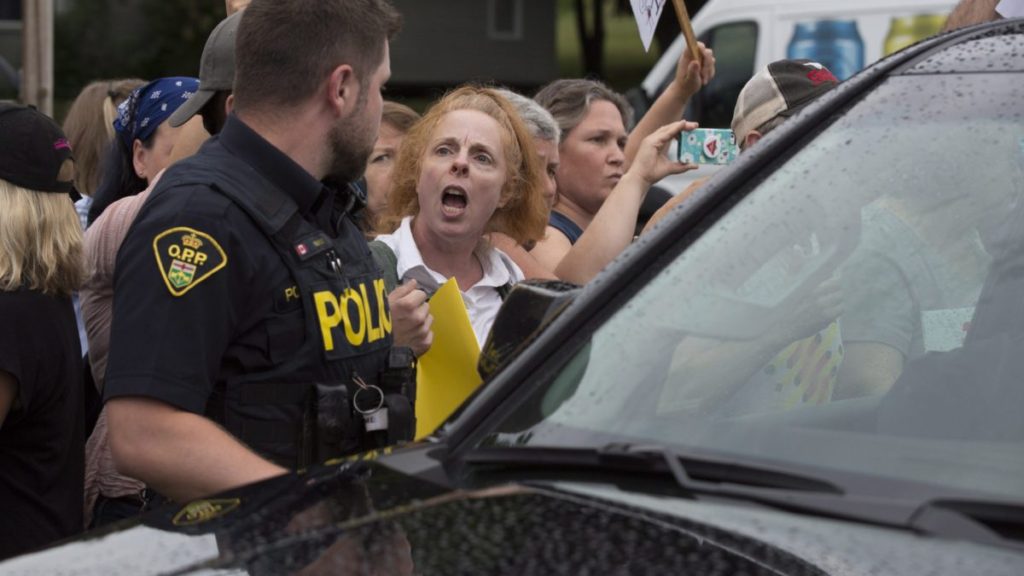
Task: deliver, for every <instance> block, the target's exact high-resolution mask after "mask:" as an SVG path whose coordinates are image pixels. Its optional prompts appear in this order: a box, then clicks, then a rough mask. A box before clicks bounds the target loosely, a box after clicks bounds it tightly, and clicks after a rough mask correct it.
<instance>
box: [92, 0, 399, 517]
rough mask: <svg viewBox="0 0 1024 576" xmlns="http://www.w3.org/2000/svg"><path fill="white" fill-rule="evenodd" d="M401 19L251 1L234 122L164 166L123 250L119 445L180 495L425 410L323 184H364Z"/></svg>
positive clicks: (122, 460) (137, 467) (359, 242)
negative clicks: (400, 372) (403, 375)
mask: <svg viewBox="0 0 1024 576" xmlns="http://www.w3.org/2000/svg"><path fill="white" fill-rule="evenodd" d="M398 23H399V16H398V14H397V12H395V10H394V8H393V7H392V6H391V5H390V4H389V3H388V2H387V0H289V1H288V2H279V1H277V0H253V2H252V3H251V4H250V5H249V6H248V8H246V10H245V11H244V12H243V14H242V20H241V22H240V23H239V27H238V31H237V44H236V46H237V52H236V72H235V74H236V75H235V90H234V110H233V113H232V114H231V115H230V116H229V118H228V120H227V122H226V124H225V126H224V128H223V130H222V131H221V133H220V135H219V136H218V137H215V138H213V139H211V140H210V141H208V142H207V143H206V144H204V145H203V147H202V148H201V149H200V151H199V152H198V153H197V154H196V155H195V156H193V157H191V158H188V159H186V160H183V161H181V162H179V163H178V164H175V165H174V166H172V167H171V168H169V169H168V170H167V172H166V173H165V174H164V176H163V178H162V179H161V180H160V182H159V184H158V185H157V187H156V188H155V190H154V191H153V193H152V194H151V196H150V198H149V199H148V200H147V202H146V204H145V205H144V206H143V208H142V210H141V212H140V214H139V216H138V218H137V219H136V221H135V223H134V224H133V226H132V228H131V231H130V232H129V234H128V236H127V238H126V240H125V242H124V244H123V245H122V247H121V250H120V252H119V254H118V260H117V264H116V269H115V296H114V311H113V326H112V329H111V344H110V349H111V352H110V360H109V365H108V368H107V374H106V389H105V399H106V401H107V410H108V419H109V431H110V441H111V447H112V449H113V455H114V459H115V461H116V463H117V466H118V468H119V469H120V470H122V471H124V472H125V473H127V474H128V475H130V476H133V477H137V478H139V479H141V480H143V481H144V482H146V483H147V485H149V486H150V487H151V488H153V489H155V490H156V491H158V492H159V493H161V494H163V495H165V496H167V497H170V498H172V499H175V500H185V499H191V498H195V497H199V496H203V495H207V494H211V493H215V492H219V491H222V490H225V489H228V488H231V487H234V486H238V485H241V484H246V483H250V482H254V481H257V480H261V479H264V478H268V477H270V476H274V475H277V474H281V473H283V472H285V471H286V470H287V469H289V468H297V467H302V466H305V465H307V464H309V463H312V462H315V461H317V460H321V459H324V458H327V457H331V456H335V455H340V454H345V453H352V452H356V451H360V450H363V449H366V448H368V447H373V446H375V445H376V444H378V443H379V433H380V431H381V430H384V431H387V432H393V434H392V435H391V436H390V437H389V440H395V439H399V438H398V436H402V435H403V434H405V433H406V431H405V430H404V429H402V430H399V431H397V432H396V431H394V430H391V429H390V428H388V426H389V423H388V418H387V415H388V410H389V409H390V412H391V421H392V423H391V426H392V427H395V426H396V424H395V422H396V421H397V422H399V423H402V422H405V423H408V418H407V416H408V413H409V412H410V410H411V406H410V405H409V403H408V402H407V401H406V402H404V403H403V401H402V400H403V397H399V396H396V395H395V394H392V392H395V389H394V388H393V387H392V388H388V387H387V386H386V383H387V381H389V379H390V380H391V381H393V380H394V379H393V378H391V377H390V376H389V371H388V370H389V365H391V366H397V367H399V368H402V367H403V366H402V363H403V360H402V359H401V358H398V359H397V360H396V358H395V355H394V354H393V352H394V351H393V349H392V338H391V320H390V315H389V312H388V307H387V296H386V294H385V292H384V282H383V280H382V279H381V277H380V273H379V270H378V269H377V268H376V267H375V265H374V264H373V260H372V258H371V257H370V253H369V250H368V248H367V246H366V243H365V241H363V239H362V235H361V234H360V232H359V230H358V229H357V228H356V226H355V225H354V224H353V223H352V222H351V220H350V218H348V217H347V215H346V214H345V213H344V211H343V210H342V209H340V208H338V207H344V206H346V205H349V204H351V203H347V202H345V198H344V197H341V198H338V197H337V196H338V195H342V196H343V195H344V194H346V193H347V192H344V191H335V190H332V189H330V188H328V187H326V186H324V185H323V184H321V180H323V179H324V178H325V177H327V176H332V177H333V178H334V179H341V180H344V181H351V180H354V179H355V178H357V177H358V176H359V175H360V174H361V173H362V170H363V168H364V166H365V164H366V160H367V157H368V156H369V153H370V151H371V150H372V147H373V144H374V141H375V140H376V137H377V130H378V127H379V123H380V117H381V107H382V100H381V88H382V85H383V84H384V83H385V82H386V81H387V79H388V77H389V75H390V64H389V56H388V42H389V39H390V38H391V37H392V35H393V34H394V33H395V32H396V30H397V28H398ZM396 350H397V349H396ZM385 396H387V397H386V398H385ZM378 408H383V410H378ZM396 416H398V418H396ZM375 438H376V440H375Z"/></svg>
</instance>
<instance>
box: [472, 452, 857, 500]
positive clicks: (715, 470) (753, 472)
mask: <svg viewBox="0 0 1024 576" xmlns="http://www.w3.org/2000/svg"><path fill="white" fill-rule="evenodd" d="M464 460H465V461H466V462H468V463H471V464H487V465H491V466H509V465H512V466H516V467H524V466H525V467H530V468H547V469H551V468H553V467H556V468H564V467H583V468H595V469H602V470H612V471H619V472H653V473H659V474H665V473H667V474H669V475H671V477H672V478H673V479H674V480H675V483H676V484H677V485H678V487H679V488H681V489H683V490H684V491H687V492H694V493H716V494H717V493H723V492H724V491H725V490H726V486H724V485H738V486H748V487H755V488H769V489H781V490H790V491H795V492H816V493H825V494H843V493H844V491H843V489H842V488H840V487H839V486H837V485H836V484H834V483H833V482H831V481H828V480H824V479H821V478H817V477H814V476H808V475H804V474H798V473H793V472H790V471H787V470H781V469H777V468H770V467H766V466H761V465H756V464H750V463H746V462H741V461H735V460H724V459H714V458H706V457H702V456H696V455H691V454H680V453H677V452H675V451H673V450H672V449H670V448H666V447H663V446H659V445H638V444H624V443H613V444H608V445H606V446H603V447H601V448H546V447H545V448H531V447H495V448H477V449H475V450H473V451H471V452H469V453H467V454H466V455H465V457H464Z"/></svg>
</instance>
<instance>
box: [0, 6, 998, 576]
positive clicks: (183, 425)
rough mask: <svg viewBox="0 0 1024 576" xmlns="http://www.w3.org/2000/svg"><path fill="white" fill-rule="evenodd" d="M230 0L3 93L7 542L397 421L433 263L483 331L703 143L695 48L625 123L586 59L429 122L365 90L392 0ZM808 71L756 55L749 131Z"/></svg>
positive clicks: (319, 450) (470, 96)
mask: <svg viewBox="0 0 1024 576" xmlns="http://www.w3.org/2000/svg"><path fill="white" fill-rule="evenodd" d="M980 3H981V2H969V1H967V2H964V4H965V5H966V4H980ZM227 6H228V13H229V15H228V17H227V18H226V19H225V20H224V21H223V22H221V23H220V24H219V25H218V26H217V28H216V29H215V30H214V31H213V33H212V34H211V35H210V37H209V39H208V40H207V43H206V46H205V49H204V51H203V56H202V61H201V63H200V77H199V78H189V77H181V76H171V77H166V78H159V79H155V80H151V81H148V82H147V81H144V80H141V79H116V80H100V81H96V82H93V83H91V84H90V85H88V86H86V87H85V88H84V89H83V90H82V91H81V93H80V95H79V96H78V98H77V99H76V101H75V102H74V104H73V105H72V107H71V109H70V111H69V113H68V115H67V119H66V120H65V123H64V127H63V130H62V129H61V128H60V127H59V126H58V125H57V124H56V123H55V122H54V121H53V120H51V119H49V118H47V117H46V116H44V115H42V114H41V113H39V112H37V111H35V110H34V109H32V108H28V107H23V106H17V105H13V104H2V105H0V134H2V138H0V317H2V318H3V320H4V322H3V328H0V502H3V504H4V506H5V509H7V510H9V514H8V515H7V520H3V521H0V559H2V558H5V557H9V556H12V555H15V554H18V553H21V552H24V551H27V550H31V549H34V548H38V547H40V546H43V545H46V544H48V543H50V542H53V541H55V540H57V539H60V538H65V537H68V536H71V535H74V534H76V533H78V532H81V531H83V530H85V529H88V528H92V527H96V526H101V525H104V524H106V523H109V522H112V521H115V520H118V519H122V518H127V517H131V516H134V515H136V514H139V513H140V512H141V511H142V510H144V509H146V508H147V507H152V506H154V505H157V504H159V503H161V502H164V501H168V500H170V501H179V502H181V501H187V500H189V499H193V498H197V497H201V496H206V495H209V494H214V493H217V492H220V491H223V490H226V489H229V488H232V487H236V486H239V485H243V484H247V483H251V482H255V481H258V480H261V479H265V478H269V477H272V476H275V475H279V474H282V473H285V472H287V471H288V470H295V469H298V468H301V467H304V466H307V465H309V464H312V463H315V462H318V461H322V460H325V459H328V458H331V457H336V456H341V455H348V454H354V453H358V452H360V451H364V450H368V449H372V448H377V447H381V446H385V445H390V444H394V443H398V442H403V441H408V440H411V439H412V430H413V429H414V427H413V426H412V425H411V420H412V418H413V414H414V402H415V398H414V397H413V395H412V392H411V391H412V390H413V389H414V388H415V386H414V379H415V370H414V366H415V358H416V357H419V356H422V355H423V354H424V353H426V352H427V351H428V350H429V349H430V348H431V345H432V343H433V333H432V330H431V326H432V323H433V320H434V319H433V318H432V316H431V313H430V308H429V305H428V300H429V298H430V296H431V295H432V294H433V292H434V291H436V290H437V289H438V288H439V287H440V286H441V285H442V284H443V283H445V282H446V281H448V280H449V279H451V278H454V279H455V281H456V282H457V284H458V287H459V290H460V292H461V293H462V297H463V300H464V302H465V305H466V309H467V312H468V316H469V319H470V323H471V325H472V329H473V332H474V334H475V336H476V338H477V340H478V343H479V344H480V345H481V346H482V345H483V343H484V341H485V340H486V338H487V335H488V333H489V331H490V329H491V326H492V324H493V323H494V320H495V317H496V315H497V313H498V309H499V308H500V306H501V304H502V301H503V299H504V298H505V297H506V296H507V295H508V293H509V291H510V290H511V288H512V286H513V285H514V284H516V283H518V282H521V281H523V280H526V279H541V280H561V281H566V282H572V283H576V284H585V283H586V282H588V281H590V280H591V279H592V278H593V277H594V276H595V275H596V274H597V273H598V272H600V271H601V270H602V269H603V268H604V267H605V266H606V265H607V264H608V263H609V262H610V261H611V260H612V259H614V258H615V257H616V256H617V255H619V254H620V253H621V252H622V251H623V250H624V249H625V248H626V247H627V246H628V245H629V244H630V243H631V242H632V241H633V240H634V238H635V236H636V234H637V230H638V229H639V228H643V232H642V233H646V232H647V230H649V229H650V228H651V227H652V226H654V224H655V223H656V222H657V221H659V220H661V219H662V218H663V217H664V215H665V214H666V213H667V212H669V211H670V210H672V209H673V208H674V207H675V206H676V205H678V204H680V203H682V202H685V200H686V199H687V198H688V197H689V196H690V194H692V193H693V191H694V190H695V189H696V187H699V186H700V185H701V182H699V181H698V183H697V184H695V185H694V186H693V187H691V188H689V189H687V190H685V191H678V193H677V194H676V195H675V197H674V198H673V199H672V200H671V201H669V202H668V203H666V204H665V205H664V206H663V207H662V208H661V209H660V210H659V211H658V212H657V213H656V214H655V215H654V217H653V218H652V219H651V221H650V222H643V221H641V222H639V223H638V217H639V214H640V210H641V205H642V203H643V201H644V199H645V196H646V194H647V193H648V191H649V190H650V189H651V187H652V185H653V184H654V183H656V182H658V181H660V180H662V179H663V178H665V177H666V176H669V175H671V174H679V173H682V172H686V171H690V170H693V169H695V168H696V166H695V165H692V164H684V163H681V162H678V161H675V160H672V159H670V158H669V157H668V155H667V153H666V152H667V149H668V147H669V144H670V143H671V142H672V140H673V139H674V138H676V137H677V136H678V135H679V134H680V132H683V131H689V130H693V129H695V128H696V127H697V125H696V124H695V123H693V122H688V121H686V120H684V119H682V116H683V111H684V110H685V108H686V105H687V102H688V100H689V99H690V98H691V97H692V96H693V95H694V94H695V93H696V92H697V91H698V90H700V89H701V87H703V86H705V85H706V84H707V83H708V82H710V81H711V79H712V78H713V77H714V75H715V56H714V54H713V53H712V51H711V50H709V49H707V48H706V47H705V46H704V45H703V44H701V45H700V46H699V47H698V50H696V51H694V52H691V51H689V50H687V51H685V54H684V55H683V56H682V57H681V59H680V61H679V63H678V66H677V69H676V72H675V76H674V78H673V80H672V82H671V83H670V84H669V85H668V86H667V87H666V89H665V90H664V92H663V93H662V95H661V96H660V97H659V99H658V100H657V101H656V102H655V103H654V104H653V105H652V107H651V108H650V110H649V111H648V112H647V113H646V114H644V115H643V117H642V118H639V119H637V121H636V122H634V119H633V118H632V111H631V109H630V106H629V105H628V104H627V102H626V100H625V98H623V96H622V95H620V94H618V93H616V92H615V91H614V90H612V89H611V88H609V87H608V86H607V85H605V84H603V83H602V82H599V81H596V80H584V79H560V80H556V81H554V82H552V83H550V84H548V85H547V86H544V87H542V88H541V89H540V90H539V91H538V92H537V93H536V94H535V95H534V96H533V97H528V96H526V95H522V94H518V93H516V92H513V91H511V90H507V89H504V88H493V87H481V86H462V87H459V88H457V89H454V90H452V91H451V92H449V93H448V94H446V95H445V96H444V97H442V98H441V99H440V100H439V101H438V102H436V103H434V104H433V105H432V106H430V108H429V109H428V110H427V111H426V112H425V114H424V115H423V116H422V117H421V116H420V115H419V114H418V113H417V112H415V111H413V110H411V109H409V108H408V107H405V106H403V105H401V104H398V103H394V102H386V101H384V100H383V98H382V95H381V89H382V87H383V86H384V85H385V84H386V83H387V81H388V78H389V76H390V59H389V41H390V39H391V38H392V37H393V36H394V35H395V34H396V33H397V32H398V30H399V27H400V16H399V14H398V13H397V12H396V11H395V9H394V8H393V7H392V6H391V5H390V4H389V3H387V2H386V0H345V1H342V0H330V1H324V0H294V1H291V2H275V1H273V0H252V1H251V2H244V1H229V2H227ZM961 12H962V11H961ZM986 14H987V13H986ZM963 23H964V24H966V23H969V22H963ZM818 66H819V67H820V65H818ZM806 70H807V63H806V62H800V61H783V62H777V63H773V64H772V65H770V66H769V67H768V68H767V69H766V70H764V71H762V72H761V73H759V74H758V75H756V76H755V77H754V78H752V79H751V81H750V82H749V83H748V85H747V86H746V87H745V88H744V90H743V92H742V93H741V95H740V100H739V103H738V105H737V107H736V114H735V118H734V120H733V128H734V129H735V131H736V134H737V138H738V141H739V142H740V144H741V146H742V147H743V148H744V149H746V148H749V147H751V146H753V145H755V144H756V143H757V141H758V140H759V139H760V138H761V137H762V136H763V135H765V134H766V133H768V132H769V131H770V130H772V129H774V128H775V127H777V126H778V125H779V124H781V123H782V122H783V121H784V120H785V118H787V117H789V116H791V115H792V114H794V113H795V112H797V111H798V110H799V109H800V108H801V107H802V106H804V105H806V104H807V103H809V102H811V101H813V100H814V99H815V98H817V97H818V96H820V95H821V94H823V93H825V92H826V91H828V90H829V89H831V88H832V87H834V86H835V85H836V84H837V83H838V82H837V81H836V80H835V78H834V77H831V74H826V75H825V76H823V75H822V74H821V73H820V72H819V73H818V74H815V75H814V76H813V78H811V77H810V76H809V75H808V74H807V72H806ZM827 72H828V71H827V70H825V73H827ZM823 78H824V79H823ZM73 190H74V191H75V192H74V193H75V194H77V196H78V197H79V199H78V200H77V201H76V202H75V203H74V204H73V205H72V203H70V202H69V201H68V198H69V195H70V194H73V192H72V191H73ZM644 224H646V227H645V226H644ZM820 291H821V294H822V298H821V301H822V302H823V303H822V304H821V305H820V306H817V307H815V309H814V311H813V313H812V314H811V316H812V318H811V319H810V320H809V321H808V325H813V326H815V328H816V330H818V329H820V333H818V334H817V335H815V334H814V331H811V335H810V336H807V335H806V334H801V335H794V337H793V338H791V339H786V341H778V342H772V343H770V345H769V348H770V350H766V351H765V352H768V357H771V356H772V355H777V357H778V358H783V360H781V361H783V362H785V358H786V357H787V354H789V355H791V354H794V353H796V350H798V349H804V348H806V347H804V346H801V345H799V342H800V341H801V339H802V338H805V339H807V340H812V339H816V340H815V341H816V342H818V343H821V342H827V343H828V345H837V343H838V342H839V340H837V338H836V335H835V333H836V332H837V331H838V329H839V328H838V325H837V324H836V322H835V319H836V317H837V316H838V315H839V306H838V303H837V298H838V296H836V292H837V289H836V288H835V287H834V286H832V285H823V286H822V288H821V290H820ZM878 313H879V314H885V313H888V312H887V311H884V310H883V311H879V312H878ZM76 318H77V321H76ZM760 345H764V344H763V343H761V344H760ZM851 350H853V351H854V353H858V351H857V349H856V348H853V349H851ZM684 352H686V351H684ZM691 352H692V353H689V354H688V357H687V358H686V359H685V361H684V362H682V363H681V366H683V367H687V366H689V367H690V368H692V365H693V364H695V363H696V364H701V363H703V364H705V365H707V364H714V365H715V366H718V368H717V369H716V370H717V371H714V374H715V380H716V381H720V382H735V383H736V385H735V386H733V385H721V386H713V387H707V386H705V387H700V388H699V389H697V388H695V389H694V390H692V391H691V392H692V394H693V399H692V401H693V402H694V403H695V404H698V405H699V404H701V403H704V402H708V401H709V397H714V399H715V402H719V403H720V402H725V401H727V400H728V401H729V402H731V403H733V404H736V405H742V404H743V403H745V402H751V401H757V402H765V399H764V398H763V393H762V390H765V389H770V388H772V387H773V386H775V383H771V382H759V381H757V379H753V380H752V376H753V375H754V374H756V373H757V371H758V369H759V368H760V366H739V365H734V364H729V363H728V362H723V361H722V359H721V358H707V357H703V356H702V355H701V354H700V351H699V350H694V351H691ZM904 354H905V351H904ZM705 371H706V370H705ZM828 376H829V377H830V378H832V381H830V382H828V383H827V384H825V385H824V386H822V387H821V389H822V390H826V391H827V393H826V395H827V396H829V397H830V396H831V394H832V390H833V389H834V388H835V386H836V382H835V378H836V375H835V374H830V375H828ZM890 384H891V382H890ZM863 387H864V386H862V388H863ZM881 387H882V388H884V385H883V386H881ZM867 388H871V389H870V390H868V391H867V392H865V393H869V392H877V391H878V390H877V388H879V387H878V386H875V387H874V388H872V387H871V386H867ZM90 397H92V398H93V399H94V400H93V401H92V402H90V401H89V398H90ZM739 409H740V408H737V410H739ZM385 415H386V416H385ZM382 416H385V417H382ZM13 519H17V521H14V520H13Z"/></svg>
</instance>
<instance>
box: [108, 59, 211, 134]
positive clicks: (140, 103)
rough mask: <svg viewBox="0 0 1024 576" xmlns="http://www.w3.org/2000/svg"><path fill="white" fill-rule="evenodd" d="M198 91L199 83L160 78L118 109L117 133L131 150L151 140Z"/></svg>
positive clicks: (137, 89) (194, 80)
mask: <svg viewBox="0 0 1024 576" xmlns="http://www.w3.org/2000/svg"><path fill="white" fill-rule="evenodd" d="M198 89H199V80H198V79H197V78H189V77H187V76H176V77H173V78H160V79H157V80H153V81H152V82H150V83H149V84H146V85H145V86H142V87H139V88H136V89H135V90H132V93H131V94H130V95H129V96H128V98H126V99H125V101H124V102H122V103H121V104H120V105H119V106H118V107H117V118H116V119H115V120H114V131H115V132H117V136H118V138H120V139H121V142H123V143H124V144H125V145H126V146H127V147H128V150H131V149H132V142H134V141H135V140H141V141H143V142H145V141H146V140H148V139H149V137H150V136H152V135H153V132H156V129H157V127H158V126H160V125H161V124H163V123H164V121H165V120H167V118H168V117H169V116H170V115H171V114H173V113H174V111H175V110H177V109H178V106H181V105H182V104H184V103H185V101H186V100H188V99H189V97H191V96H192V94H195V92H196V90H198Z"/></svg>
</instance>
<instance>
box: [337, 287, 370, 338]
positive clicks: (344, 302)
mask: <svg viewBox="0 0 1024 576" xmlns="http://www.w3.org/2000/svg"><path fill="white" fill-rule="evenodd" d="M349 302H351V303H352V304H355V306H356V313H357V314H358V315H359V330H358V331H356V330H355V329H353V328H352V324H353V322H352V316H351V315H350V314H349V311H350V310H351V308H350V307H349ZM338 307H339V308H341V310H342V313H343V314H344V316H345V338H346V339H347V340H348V343H349V344H351V345H353V346H361V345H362V344H363V340H365V339H366V318H365V317H364V316H363V299H362V298H360V296H359V293H358V292H356V291H355V290H353V289H351V288H346V289H345V293H344V294H343V295H342V296H341V298H339V299H338Z"/></svg>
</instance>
